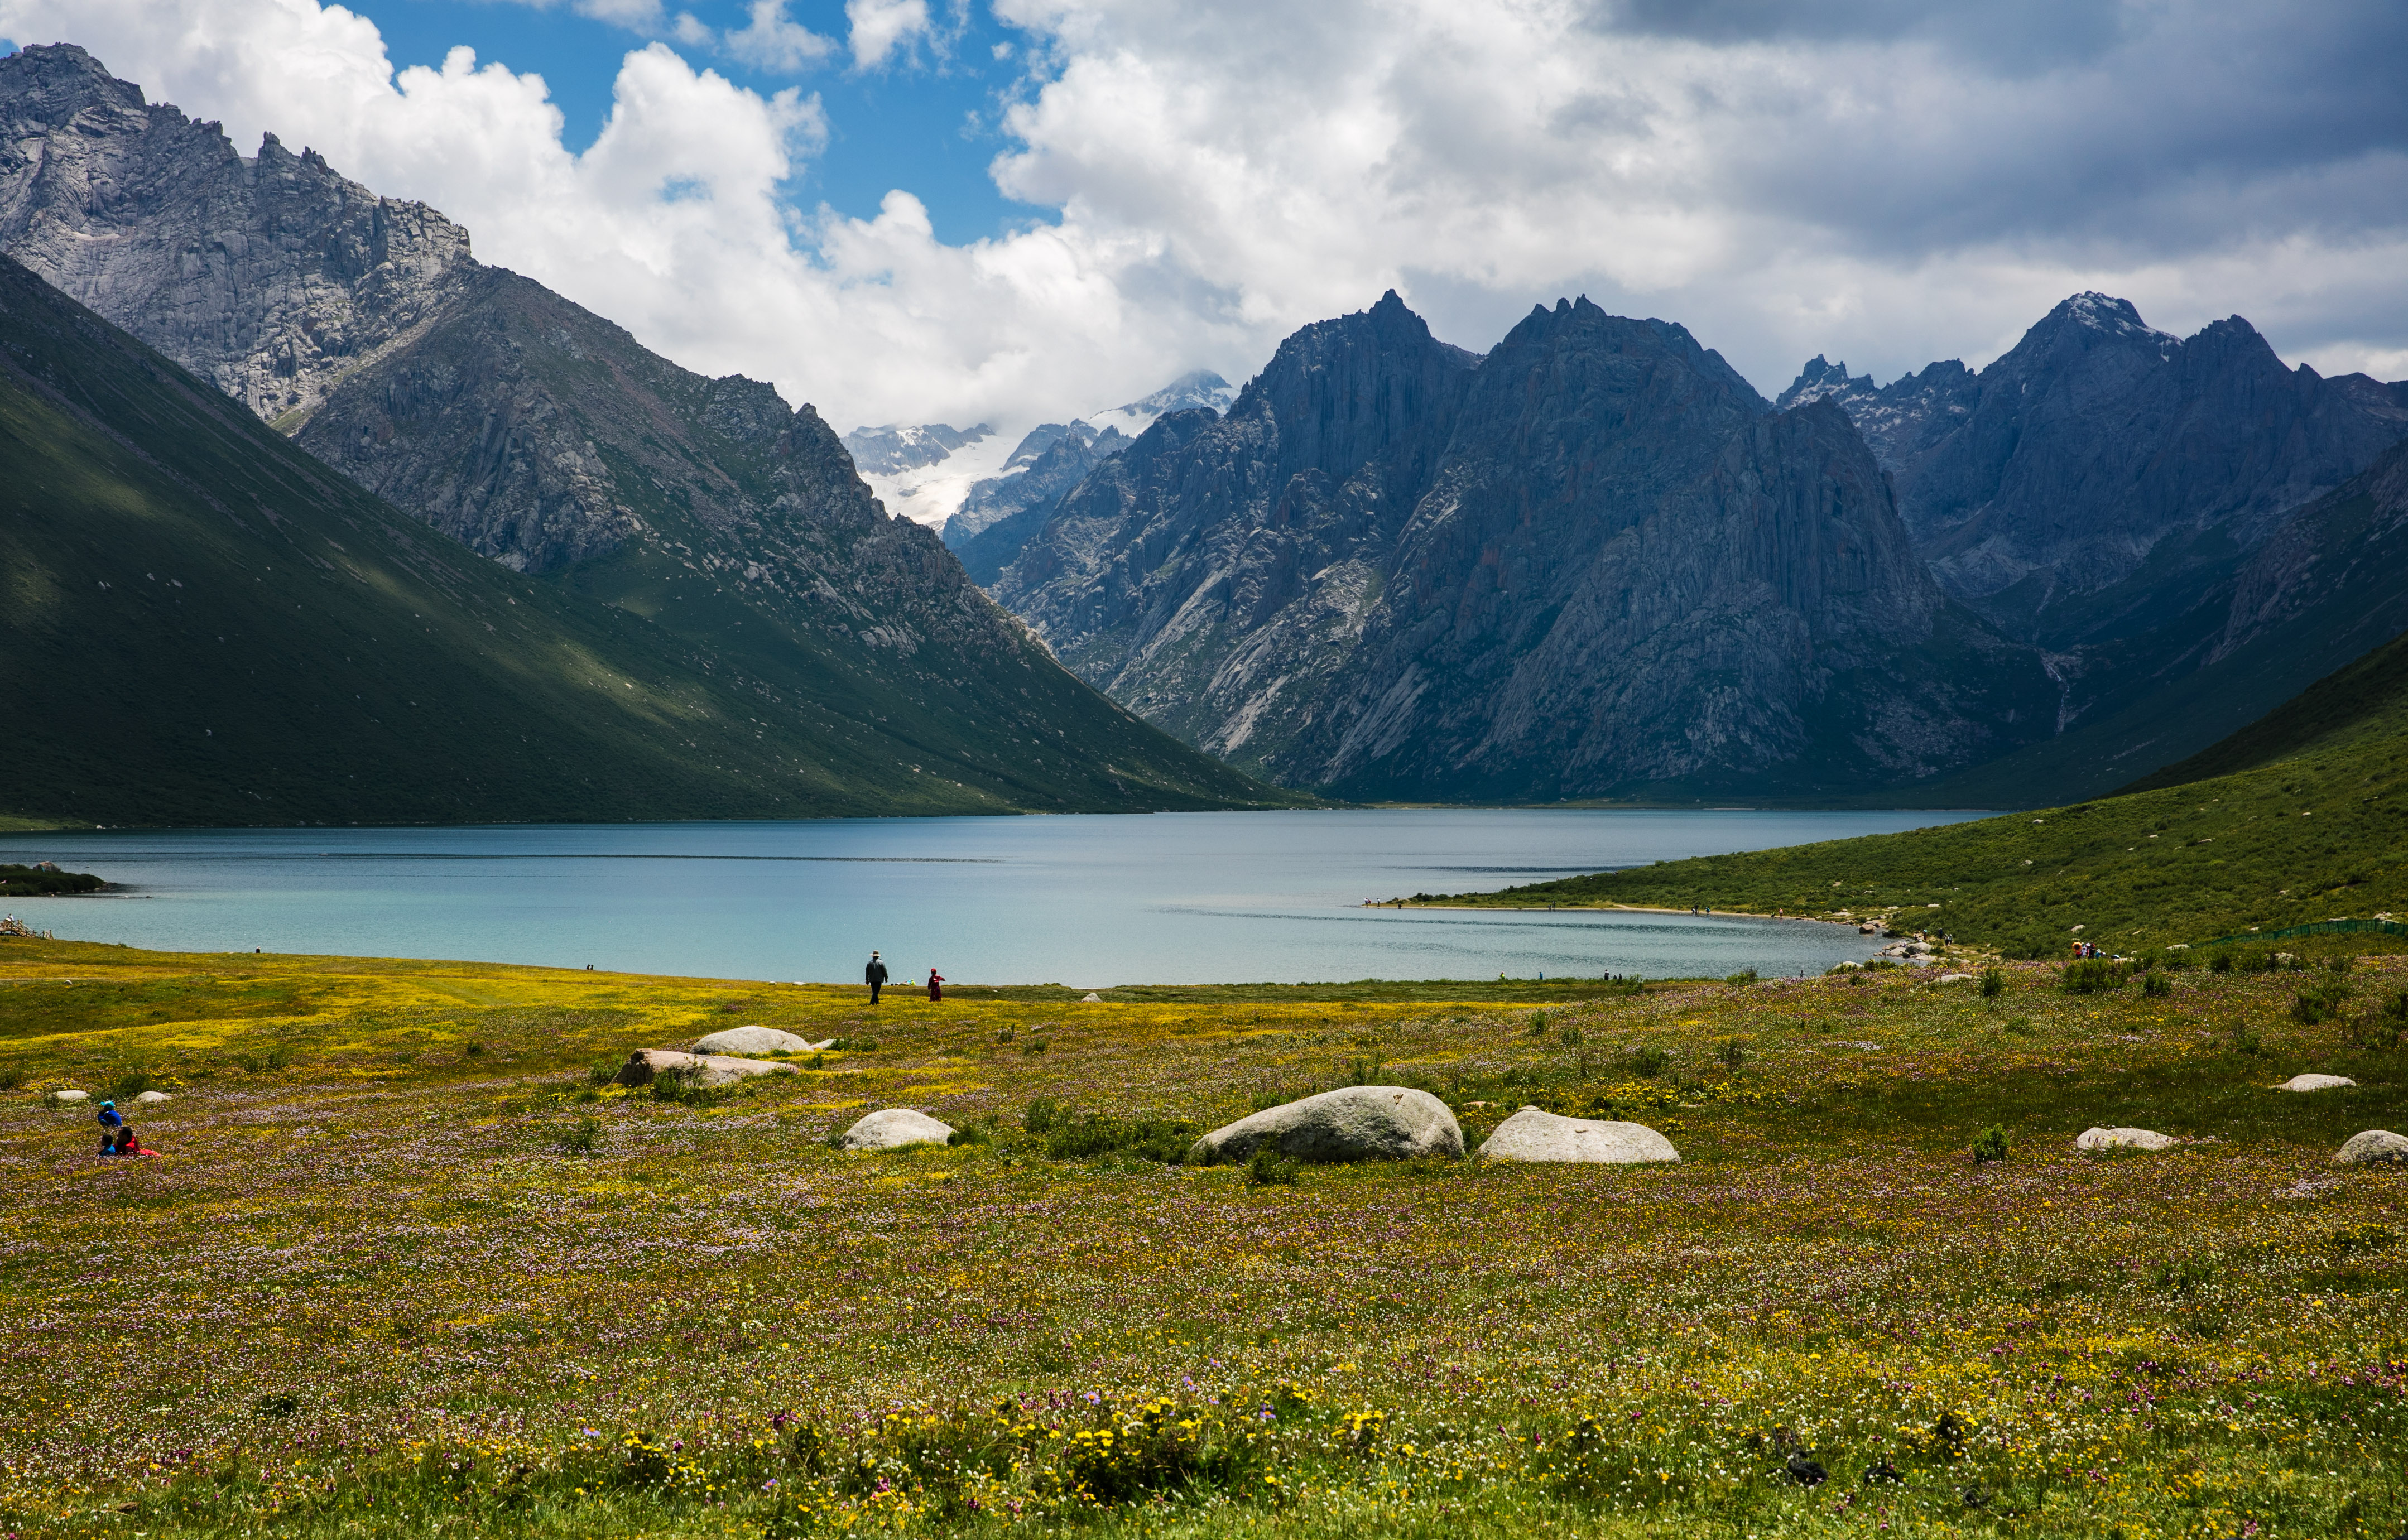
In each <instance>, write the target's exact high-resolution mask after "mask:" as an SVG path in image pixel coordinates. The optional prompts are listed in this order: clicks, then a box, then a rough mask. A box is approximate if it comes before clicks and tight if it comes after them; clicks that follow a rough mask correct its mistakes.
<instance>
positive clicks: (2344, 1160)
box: [2333, 1128, 2408, 1165]
mask: <svg viewBox="0 0 2408 1540" xmlns="http://www.w3.org/2000/svg"><path fill="white" fill-rule="evenodd" d="M2333 1162H2334V1163H2335V1164H2337V1165H2382V1164H2386V1163H2408V1138H2403V1137H2401V1135H2399V1134H2394V1133H2392V1132H2391V1131H2390V1130H2389V1129H2385V1128H2370V1129H2368V1130H2367V1131H2366V1132H2365V1133H2363V1134H2351V1135H2350V1136H2349V1142H2348V1143H2347V1144H2345V1145H2343V1146H2342V1147H2341V1153H2340V1154H2338V1155H2335V1156H2334V1157H2333Z"/></svg>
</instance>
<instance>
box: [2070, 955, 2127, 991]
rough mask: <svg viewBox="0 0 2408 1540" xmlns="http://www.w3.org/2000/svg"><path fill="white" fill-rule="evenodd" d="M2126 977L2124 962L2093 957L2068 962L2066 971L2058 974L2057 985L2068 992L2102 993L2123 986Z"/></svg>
mask: <svg viewBox="0 0 2408 1540" xmlns="http://www.w3.org/2000/svg"><path fill="white" fill-rule="evenodd" d="M2124 977H2125V970H2124V964H2122V963H2121V962H2109V961H2108V960H2107V959H2106V958H2103V957H2093V958H2088V959H2085V961H2083V962H2068V963H2067V964H2066V965H2065V971H2064V972H2063V973H2061V974H2059V975H2058V976H2057V987H2058V988H2059V989H2062V990H2063V991H2065V992H2066V993H2068V994H2102V993H2105V992H2107V991H2111V990H2119V989H2121V988H2123V987H2124Z"/></svg>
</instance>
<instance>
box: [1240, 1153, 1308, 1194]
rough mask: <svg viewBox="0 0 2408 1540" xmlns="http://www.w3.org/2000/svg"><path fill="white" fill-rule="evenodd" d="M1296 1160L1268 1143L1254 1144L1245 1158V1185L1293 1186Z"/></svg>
mask: <svg viewBox="0 0 2408 1540" xmlns="http://www.w3.org/2000/svg"><path fill="white" fill-rule="evenodd" d="M1296 1168H1297V1162H1294V1161H1291V1160H1289V1159H1287V1158H1286V1157H1285V1156H1283V1155H1282V1154H1281V1153H1280V1152H1279V1151H1278V1150H1277V1149H1275V1148H1272V1147H1271V1146H1269V1145H1256V1146H1255V1147H1254V1153H1253V1154H1252V1155H1250V1156H1248V1157H1247V1158H1246V1185H1247V1186H1249V1187H1294V1186H1295V1185H1296Z"/></svg>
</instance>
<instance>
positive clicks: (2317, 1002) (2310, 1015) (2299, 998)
mask: <svg viewBox="0 0 2408 1540" xmlns="http://www.w3.org/2000/svg"><path fill="white" fill-rule="evenodd" d="M2349 995H2350V989H2349V985H2348V984H2347V983H2345V982H2343V980H2341V979H2338V978H2336V979H2334V980H2332V981H2331V982H2330V983H2329V984H2309V985H2306V986H2304V987H2303V988H2301V990H2300V992H2299V993H2298V994H2297V995H2296V996H2294V997H2293V998H2292V1001H2291V1020H2294V1021H2297V1022H2299V1023H2300V1025H2301V1026H2308V1027H2313V1026H2316V1025H2318V1024H2320V1023H2322V1022H2326V1021H2329V1020H2332V1019H2333V1018H2335V1017H2337V1016H2339V1015H2340V1014H2341V1008H2342V1006H2343V1004H2344V1003H2346V1002H2347V1001H2348V999H2349Z"/></svg>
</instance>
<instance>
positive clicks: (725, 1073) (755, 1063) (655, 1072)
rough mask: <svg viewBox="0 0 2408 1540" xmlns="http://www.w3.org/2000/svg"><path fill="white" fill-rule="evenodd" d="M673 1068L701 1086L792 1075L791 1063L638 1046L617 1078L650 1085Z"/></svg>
mask: <svg viewBox="0 0 2408 1540" xmlns="http://www.w3.org/2000/svg"><path fill="white" fill-rule="evenodd" d="M671 1071H676V1072H677V1073H679V1074H681V1075H683V1076H684V1077H686V1078H687V1079H689V1080H691V1081H692V1082H693V1083H694V1084H695V1085H698V1086H706V1087H709V1086H728V1085H734V1084H735V1083H736V1082H737V1081H738V1080H746V1079H750V1078H752V1077H753V1076H756V1075H792V1074H794V1073H795V1066H794V1065H792V1064H780V1063H773V1062H769V1061H767V1060H762V1059H728V1058H724V1057H722V1056H720V1055H718V1054H715V1053H680V1052H678V1051H677V1050H676V1049H675V1048H638V1049H637V1050H636V1051H635V1052H633V1053H631V1054H629V1055H627V1062H625V1063H624V1064H623V1065H621V1066H620V1067H619V1074H618V1077H617V1078H616V1080H615V1081H614V1083H615V1084H618V1085H623V1086H649V1085H651V1084H652V1082H653V1081H654V1080H656V1079H658V1078H659V1077H661V1076H663V1075H667V1074H668V1073H670V1072H671Z"/></svg>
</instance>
